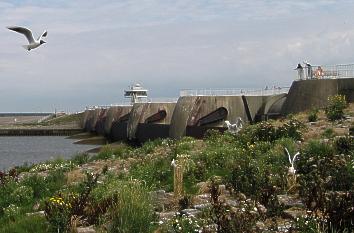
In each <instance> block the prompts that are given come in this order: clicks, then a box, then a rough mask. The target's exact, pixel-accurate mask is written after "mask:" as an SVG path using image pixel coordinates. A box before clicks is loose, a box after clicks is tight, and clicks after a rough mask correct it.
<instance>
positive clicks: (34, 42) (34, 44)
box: [7, 26, 48, 51]
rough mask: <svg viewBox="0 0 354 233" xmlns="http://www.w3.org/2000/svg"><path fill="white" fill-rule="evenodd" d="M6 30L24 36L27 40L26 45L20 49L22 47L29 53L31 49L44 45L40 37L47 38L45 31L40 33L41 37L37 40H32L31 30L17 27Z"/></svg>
mask: <svg viewBox="0 0 354 233" xmlns="http://www.w3.org/2000/svg"><path fill="white" fill-rule="evenodd" d="M7 28H8V29H10V30H12V31H15V32H18V33H21V34H23V35H25V37H26V38H27V40H28V43H29V44H28V45H23V46H22V47H24V48H25V49H26V50H28V51H30V50H31V49H35V48H37V47H39V46H40V45H41V44H44V43H46V42H45V41H44V40H42V37H46V36H47V34H48V33H47V31H44V32H43V33H42V35H41V36H40V37H38V39H37V40H36V39H34V38H33V34H32V32H31V30H29V29H28V28H25V27H18V26H13V27H7Z"/></svg>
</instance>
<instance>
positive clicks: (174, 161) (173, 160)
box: [171, 159, 177, 167]
mask: <svg viewBox="0 0 354 233" xmlns="http://www.w3.org/2000/svg"><path fill="white" fill-rule="evenodd" d="M171 166H172V167H177V164H176V160H175V159H172V162H171Z"/></svg>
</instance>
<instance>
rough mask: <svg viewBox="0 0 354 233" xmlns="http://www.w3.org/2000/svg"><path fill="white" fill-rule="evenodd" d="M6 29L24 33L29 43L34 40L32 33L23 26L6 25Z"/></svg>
mask: <svg viewBox="0 0 354 233" xmlns="http://www.w3.org/2000/svg"><path fill="white" fill-rule="evenodd" d="M7 28H8V29H10V30H12V31H15V32H18V33H21V34H23V35H25V37H26V38H27V40H28V42H29V43H33V42H34V38H33V34H32V32H31V30H29V29H28V28H24V27H17V26H15V27H7Z"/></svg>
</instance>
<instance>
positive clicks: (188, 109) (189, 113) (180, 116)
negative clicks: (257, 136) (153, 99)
mask: <svg viewBox="0 0 354 233" xmlns="http://www.w3.org/2000/svg"><path fill="white" fill-rule="evenodd" d="M254 105H255V104H254ZM221 107H224V108H225V109H226V110H227V112H228V114H227V116H226V118H225V119H224V120H229V121H230V122H231V123H233V122H235V120H236V118H237V117H241V118H242V119H243V120H244V121H247V119H248V118H247V114H246V111H245V107H244V102H243V100H242V97H241V96H184V97H180V98H179V99H178V102H177V105H176V108H175V111H174V113H173V117H172V120H171V127H170V132H169V135H170V137H171V138H176V139H178V138H181V137H182V136H185V135H187V136H196V137H198V136H200V134H203V133H204V132H205V131H206V130H208V129H209V128H223V129H224V120H222V121H218V122H214V123H211V124H209V125H207V126H202V127H201V126H198V121H199V119H200V118H202V117H204V116H206V115H208V114H209V113H211V112H213V111H215V110H217V109H219V108H221ZM194 132H195V134H196V135H194ZM197 134H198V135H197Z"/></svg>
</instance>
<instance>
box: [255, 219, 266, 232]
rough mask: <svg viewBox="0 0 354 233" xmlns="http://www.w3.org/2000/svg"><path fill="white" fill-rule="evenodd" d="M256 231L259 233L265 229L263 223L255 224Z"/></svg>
mask: <svg viewBox="0 0 354 233" xmlns="http://www.w3.org/2000/svg"><path fill="white" fill-rule="evenodd" d="M256 229H258V230H260V231H264V230H265V229H266V226H265V224H264V222H261V221H258V222H256Z"/></svg>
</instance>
